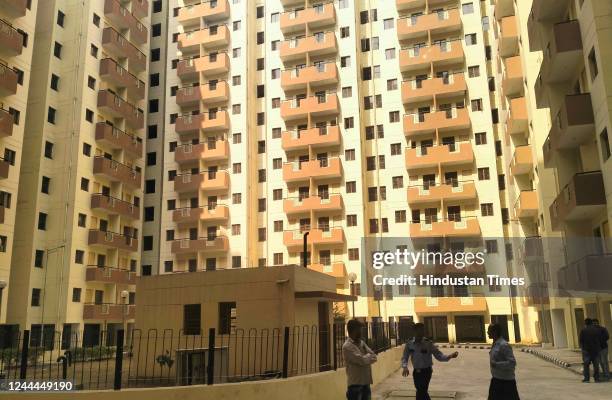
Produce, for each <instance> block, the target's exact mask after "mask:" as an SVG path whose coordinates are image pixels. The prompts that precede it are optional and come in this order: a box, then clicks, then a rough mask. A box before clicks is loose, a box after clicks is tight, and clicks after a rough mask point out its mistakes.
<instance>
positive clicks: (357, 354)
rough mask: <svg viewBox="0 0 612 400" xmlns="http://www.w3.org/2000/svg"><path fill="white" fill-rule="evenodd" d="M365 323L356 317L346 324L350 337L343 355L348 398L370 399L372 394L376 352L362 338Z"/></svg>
mask: <svg viewBox="0 0 612 400" xmlns="http://www.w3.org/2000/svg"><path fill="white" fill-rule="evenodd" d="M362 327H363V324H362V323H361V322H359V321H357V320H356V319H352V320H350V321H349V322H348V323H347V324H346V329H347V331H348V335H349V337H348V338H347V339H346V341H345V342H344V344H343V345H342V356H343V357H344V364H345V366H346V380H347V390H346V398H347V400H370V398H371V396H372V394H371V390H370V385H371V384H372V367H371V365H372V364H374V363H375V362H376V360H377V358H376V354H375V353H374V352H373V351H372V349H370V348H369V347H368V345H366V344H365V342H364V341H363V340H361V329H362Z"/></svg>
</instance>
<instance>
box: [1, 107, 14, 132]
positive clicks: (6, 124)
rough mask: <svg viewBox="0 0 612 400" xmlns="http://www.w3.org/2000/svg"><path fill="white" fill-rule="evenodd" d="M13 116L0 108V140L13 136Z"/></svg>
mask: <svg viewBox="0 0 612 400" xmlns="http://www.w3.org/2000/svg"><path fill="white" fill-rule="evenodd" d="M13 122H14V119H13V116H12V115H11V113H9V112H8V111H7V110H4V109H2V108H0V138H3V137H7V136H11V135H12V134H13Z"/></svg>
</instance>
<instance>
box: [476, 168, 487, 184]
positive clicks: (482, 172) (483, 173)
mask: <svg viewBox="0 0 612 400" xmlns="http://www.w3.org/2000/svg"><path fill="white" fill-rule="evenodd" d="M489 179H490V176H489V168H487V167H484V168H478V180H479V181H488V180H489Z"/></svg>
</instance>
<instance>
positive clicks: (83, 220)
mask: <svg viewBox="0 0 612 400" xmlns="http://www.w3.org/2000/svg"><path fill="white" fill-rule="evenodd" d="M77 225H78V226H79V227H80V228H85V227H86V226H87V215H85V214H82V213H79V215H78V217H77Z"/></svg>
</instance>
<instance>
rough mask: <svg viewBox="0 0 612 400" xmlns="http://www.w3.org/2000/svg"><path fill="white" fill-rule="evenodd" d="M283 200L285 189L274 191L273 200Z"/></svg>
mask: <svg viewBox="0 0 612 400" xmlns="http://www.w3.org/2000/svg"><path fill="white" fill-rule="evenodd" d="M282 199H283V189H274V190H272V200H282Z"/></svg>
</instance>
